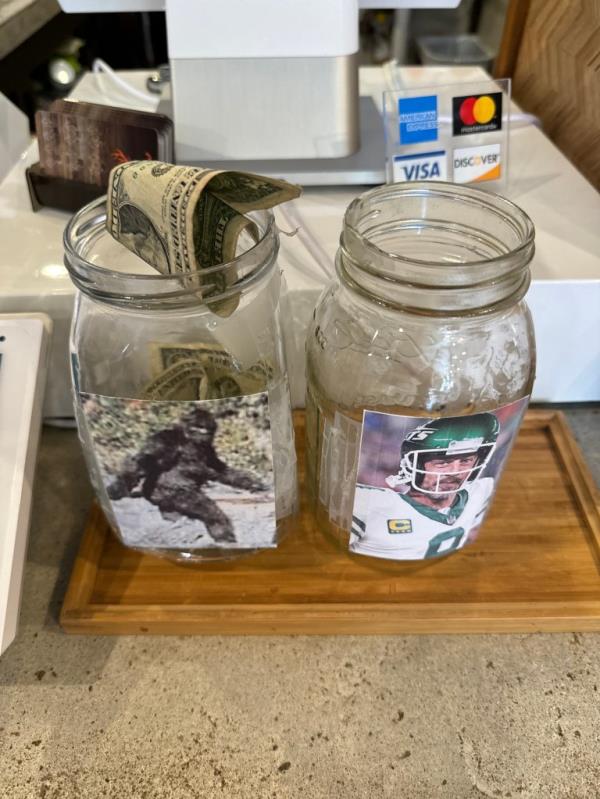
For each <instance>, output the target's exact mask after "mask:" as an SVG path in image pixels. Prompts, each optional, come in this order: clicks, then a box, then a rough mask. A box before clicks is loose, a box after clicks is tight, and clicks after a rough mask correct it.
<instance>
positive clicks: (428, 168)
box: [394, 150, 448, 183]
mask: <svg viewBox="0 0 600 799" xmlns="http://www.w3.org/2000/svg"><path fill="white" fill-rule="evenodd" d="M447 174H448V172H447V165H446V151H445V150H436V151H435V152H432V153H415V154H414V155H395V156H394V182H395V183H399V182H402V181H406V180H446V179H447Z"/></svg>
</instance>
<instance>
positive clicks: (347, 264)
mask: <svg viewBox="0 0 600 799" xmlns="http://www.w3.org/2000/svg"><path fill="white" fill-rule="evenodd" d="M533 253H534V228H533V224H532V223H531V220H530V219H529V217H528V216H527V215H526V214H525V213H524V212H523V211H522V210H521V209H520V208H518V207H517V206H516V205H514V204H513V203H511V202H509V201H508V200H506V199H504V198H502V197H499V196H497V195H493V194H490V193H487V192H484V191H481V190H478V189H474V188H470V187H465V186H455V185H452V184H448V183H405V184H396V185H390V186H383V187H380V188H377V189H374V190H372V191H368V192H366V193H365V194H363V195H361V196H360V197H359V198H357V199H356V200H354V202H352V203H351V205H350V206H349V207H348V209H347V211H346V215H345V217H344V226H343V231H342V236H341V242H340V248H339V250H338V254H337V258H336V279H335V281H334V282H333V283H332V284H331V285H330V286H329V288H328V289H327V290H326V292H325V293H324V294H323V296H322V297H321V299H320V301H319V304H318V305H317V308H316V309H315V313H314V318H313V321H312V324H311V326H310V328H309V332H308V339H307V382H308V387H307V472H308V485H309V491H310V493H311V501H312V505H313V509H314V512H315V515H316V521H317V524H318V526H319V528H320V529H321V530H322V531H323V533H324V534H325V535H328V536H330V537H333V538H334V539H335V540H336V541H337V542H339V543H340V545H341V546H343V547H344V548H347V549H349V551H350V552H351V553H353V554H356V555H363V556H372V557H375V558H382V559H388V560H392V561H395V562H396V563H397V564H398V563H399V562H405V568H414V567H415V566H416V565H417V564H419V565H423V563H431V562H433V561H434V559H436V558H439V557H442V556H445V555H449V554H451V553H454V552H457V551H459V550H461V549H462V547H464V546H465V545H466V544H467V543H469V542H471V541H473V540H474V539H475V538H476V537H477V535H478V533H479V529H480V527H481V524H482V522H483V520H484V518H485V515H486V513H487V512H488V510H489V507H490V504H491V502H492V499H493V496H494V493H495V490H496V488H497V484H498V480H499V478H500V475H501V472H502V469H503V467H504V465H505V463H506V459H507V457H508V454H509V452H510V448H511V446H512V443H513V442H514V439H515V436H516V434H517V431H518V428H519V425H520V423H521V420H522V417H523V414H524V412H525V409H526V407H527V402H528V398H529V395H530V393H531V387H532V384H533V379H534V373H535V341H534V334H533V327H532V322H531V317H530V313H529V310H528V308H527V305H526V303H525V301H524V299H523V298H524V295H525V293H526V291H527V288H528V286H529V281H530V273H529V263H530V261H531V258H532V257H533ZM406 562H408V563H406Z"/></svg>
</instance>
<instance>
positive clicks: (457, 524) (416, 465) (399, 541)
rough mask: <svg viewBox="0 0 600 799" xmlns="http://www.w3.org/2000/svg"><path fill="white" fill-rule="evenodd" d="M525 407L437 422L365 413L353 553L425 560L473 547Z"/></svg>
mask: <svg viewBox="0 0 600 799" xmlns="http://www.w3.org/2000/svg"><path fill="white" fill-rule="evenodd" d="M527 402H528V398H524V399H521V400H517V401H516V402H513V403H511V404H510V405H504V406H503V407H501V408H497V409H496V410H493V411H485V412H482V413H475V414H469V415H467V416H451V417H446V418H434V419H427V418H422V417H419V418H416V417H413V416H400V415H396V414H389V413H379V412H377V411H365V412H364V415H363V426H362V438H361V443H360V454H359V465H358V476H357V483H356V489H355V493H354V504H353V509H352V527H351V533H350V543H349V546H350V550H351V551H352V552H356V553H358V554H361V555H371V556H372V557H376V558H389V559H390V560H426V559H429V558H437V557H440V556H442V555H447V554H448V553H450V552H454V551H455V550H457V549H461V548H462V547H463V546H464V545H465V544H467V543H468V542H469V541H472V540H473V539H474V538H475V537H476V535H477V533H478V531H479V527H480V526H481V523H482V522H483V519H484V518H485V515H486V513H487V510H488V508H489V506H490V502H491V500H492V497H493V495H494V491H495V489H496V484H497V482H498V478H499V476H500V474H501V472H502V469H503V468H504V465H505V463H506V459H507V457H508V454H509V453H510V450H511V447H512V444H513V442H514V439H515V436H516V434H517V431H518V429H519V425H520V424H521V419H522V417H523V413H524V412H525V409H526V407H527Z"/></svg>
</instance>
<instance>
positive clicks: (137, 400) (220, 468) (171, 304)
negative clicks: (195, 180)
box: [65, 198, 297, 561]
mask: <svg viewBox="0 0 600 799" xmlns="http://www.w3.org/2000/svg"><path fill="white" fill-rule="evenodd" d="M247 216H248V217H251V219H252V222H253V223H254V227H253V229H254V231H258V235H256V233H255V234H254V236H253V237H250V236H249V235H247V234H246V233H245V232H244V231H243V232H242V233H241V235H240V237H239V240H238V246H237V254H236V257H235V258H234V259H232V260H231V261H229V262H228V263H224V264H221V265H219V266H216V267H211V268H210V269H207V270H205V271H204V272H203V273H200V272H198V273H187V274H185V275H184V274H181V273H179V274H159V273H157V272H156V271H155V270H154V269H152V267H150V266H149V265H148V264H147V263H145V262H144V261H143V260H142V259H141V258H140V257H138V256H137V255H136V254H135V253H134V252H132V251H131V250H130V249H126V248H125V247H123V246H122V245H121V244H120V243H119V242H117V241H115V239H113V238H112V237H111V235H110V234H109V233H108V231H107V230H106V227H105V222H106V200H105V198H101V199H99V200H97V201H95V202H93V203H91V204H90V205H88V206H86V207H85V208H83V209H82V210H81V211H79V212H78V213H77V214H76V215H75V216H74V217H73V219H72V220H71V222H70V223H69V225H68V227H67V229H66V231H65V263H66V265H67V268H68V269H69V272H70V275H71V278H72V280H73V282H74V284H75V285H76V287H77V288H78V289H79V291H78V294H77V299H76V307H75V315H74V319H73V325H72V330H71V366H72V377H73V391H74V402H75V409H76V417H77V424H78V430H79V436H80V439H81V442H82V445H83V449H84V453H85V457H86V461H87V465H88V469H89V472H90V476H91V479H92V483H93V485H94V488H95V491H96V494H97V497H98V500H99V502H100V504H101V506H102V509H103V511H104V513H105V515H106V517H107V519H108V521H109V522H110V524H111V526H112V528H113V530H114V532H115V534H116V535H117V536H118V537H119V538H120V540H121V541H122V542H123V543H124V544H125V545H127V546H129V547H133V548H135V549H139V550H143V551H151V552H153V553H154V554H158V555H164V556H167V557H171V558H175V559H178V560H187V561H202V560H213V559H223V558H232V557H236V556H239V555H242V554H247V553H251V552H256V551H259V550H263V549H269V548H273V547H276V546H277V543H278V541H279V539H280V537H281V535H282V533H283V531H284V528H285V526H286V525H285V522H286V520H287V519H288V517H290V516H291V515H292V514H293V513H294V512H295V510H296V505H297V485H296V454H295V449H294V432H293V426H292V416H291V406H290V399H289V389H288V381H287V373H286V368H285V361H284V354H283V348H282V337H281V328H280V291H281V274H280V270H279V269H278V268H277V260H276V259H277V252H278V247H279V240H278V234H277V230H276V227H275V224H274V220H273V215H272V213H271V212H270V211H252V212H249V213H248V214H247ZM141 237H142V239H143V242H142V244H143V246H154V243H153V242H152V240H151V238H149V234H148V236H146V235H145V234H144V232H143V231H141ZM132 249H135V248H132ZM140 254H142V253H140Z"/></svg>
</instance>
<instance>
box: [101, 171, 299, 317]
mask: <svg viewBox="0 0 600 799" xmlns="http://www.w3.org/2000/svg"><path fill="white" fill-rule="evenodd" d="M300 192H301V189H300V187H299V186H295V185H294V184H291V183H287V182H286V181H284V180H276V179H273V178H267V177H262V176H261V175H252V174H249V173H245V172H234V171H217V170H211V169H202V168H196V167H190V166H175V165H173V164H166V163H162V162H161V161H129V162H127V163H125V164H121V165H119V166H117V167H115V168H114V169H113V170H112V171H111V173H110V177H109V182H108V198H107V218H106V226H107V228H108V230H109V232H110V233H111V235H112V236H113V237H114V238H115V239H116V240H117V241H119V242H120V243H121V244H123V245H124V246H125V247H127V248H128V249H130V250H131V251H132V252H134V253H136V254H137V255H139V256H140V258H142V259H143V260H144V261H146V262H147V263H149V264H150V265H151V266H153V267H154V268H155V269H157V270H158V271H159V272H162V273H163V274H173V275H181V276H182V278H186V279H187V280H188V282H186V284H185V285H189V280H193V281H194V282H193V285H195V286H197V288H198V292H199V296H200V297H201V298H202V299H203V300H206V299H210V297H211V296H215V297H216V296H217V295H220V294H222V293H223V292H224V291H226V290H227V289H229V288H230V287H231V286H233V285H234V284H235V282H236V279H237V277H236V275H235V273H234V272H232V271H231V270H229V274H228V275H227V276H225V275H219V274H214V273H213V274H211V275H207V276H206V279H203V276H202V270H205V269H208V268H210V267H212V266H217V265H218V264H223V263H228V262H229V261H231V260H232V259H233V258H235V256H236V249H237V245H238V239H239V237H240V234H241V233H242V232H243V231H247V232H248V233H249V234H250V236H252V237H253V238H254V239H255V240H256V238H257V236H258V231H257V229H256V226H255V224H254V222H252V220H251V219H249V218H248V217H247V216H245V214H246V213H247V212H248V211H253V210H259V209H265V208H272V207H274V206H275V205H278V204H280V203H283V202H286V201H287V200H291V199H294V198H295V197H298V196H299V195H300ZM189 276H193V277H189ZM232 299H233V301H231V299H230V300H226V301H219V302H218V303H213V304H212V305H211V308H212V310H214V311H215V312H216V313H219V314H220V315H222V316H228V315H230V314H231V313H232V312H233V310H235V307H237V299H236V298H235V297H233V298H232Z"/></svg>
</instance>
